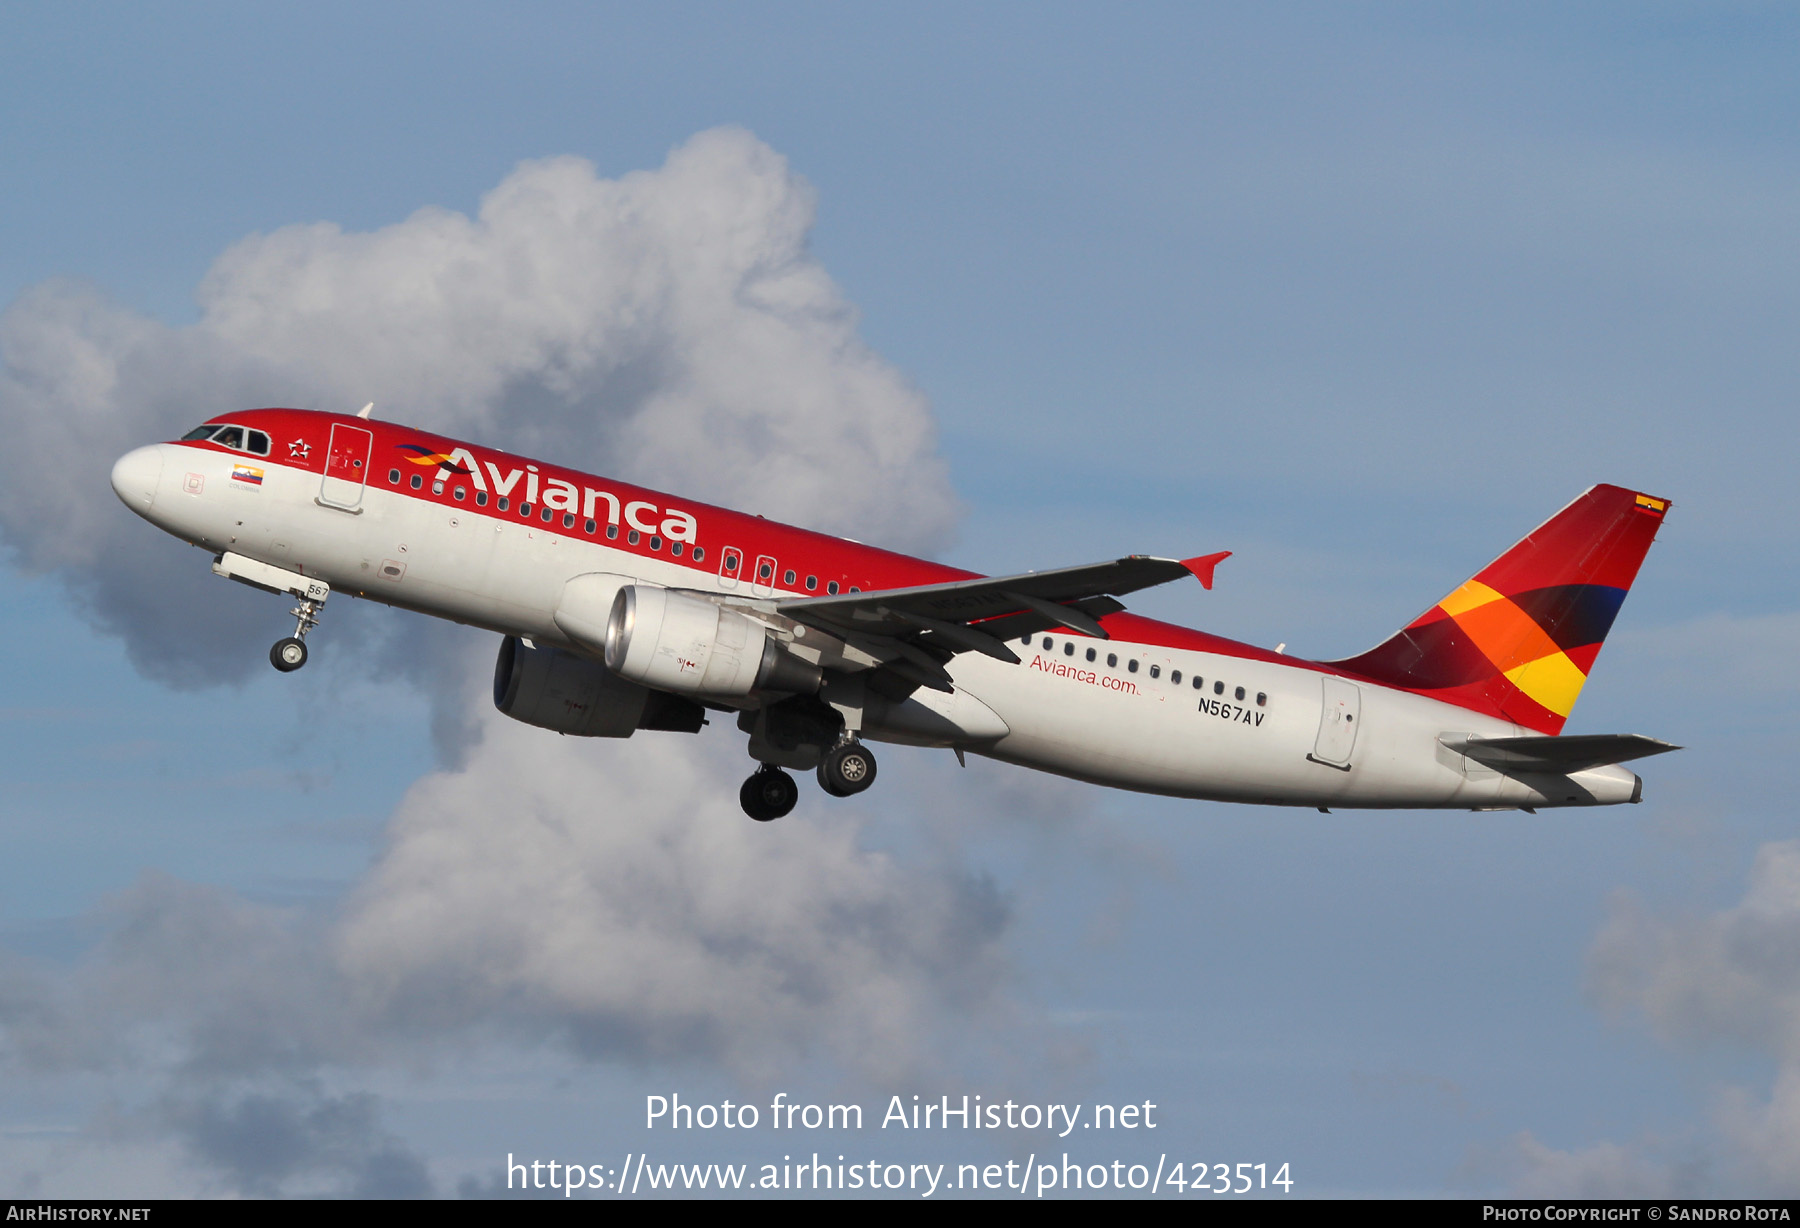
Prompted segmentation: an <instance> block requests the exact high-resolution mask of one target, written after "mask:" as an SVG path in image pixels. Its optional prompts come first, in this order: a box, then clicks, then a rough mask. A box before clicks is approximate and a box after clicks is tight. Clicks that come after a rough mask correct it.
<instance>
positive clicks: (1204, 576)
mask: <svg viewBox="0 0 1800 1228" xmlns="http://www.w3.org/2000/svg"><path fill="white" fill-rule="evenodd" d="M1230 557H1231V551H1229V550H1221V551H1219V552H1218V553H1217V554H1203V555H1201V556H1200V557H1199V558H1196V559H1182V560H1181V565H1182V566H1183V567H1185V568H1187V569H1188V570H1189V571H1191V572H1193V573H1194V579H1196V580H1198V581H1200V587H1201V588H1204V589H1208V590H1210V589H1211V588H1212V581H1213V568H1215V567H1217V566H1218V565H1219V564H1220V563H1223V562H1224V561H1225V560H1226V559H1228V558H1230Z"/></svg>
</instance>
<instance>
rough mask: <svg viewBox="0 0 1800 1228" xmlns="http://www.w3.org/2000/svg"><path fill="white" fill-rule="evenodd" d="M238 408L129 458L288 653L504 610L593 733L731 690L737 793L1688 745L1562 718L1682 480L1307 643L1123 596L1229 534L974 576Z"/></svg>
mask: <svg viewBox="0 0 1800 1228" xmlns="http://www.w3.org/2000/svg"><path fill="white" fill-rule="evenodd" d="M371 408H372V407H365V408H364V410H363V411H362V412H361V413H359V414H355V415H351V414H337V413H326V412H318V411H311V410H298V409H256V410H250V411H247V412H242V413H235V414H226V415H222V416H219V417H216V418H214V419H213V420H211V421H209V422H207V423H206V424H204V425H202V426H199V427H196V428H195V429H194V430H192V431H189V432H188V433H187V434H186V435H184V436H182V437H181V438H180V439H178V440H173V441H170V442H167V443H158V444H153V445H150V446H147V447H140V448H137V449H135V450H133V451H131V452H128V453H126V454H125V455H124V456H123V457H121V458H120V459H119V461H118V462H117V464H116V465H114V467H113V470H112V485H113V489H114V491H115V492H116V493H117V494H118V497H119V498H120V499H121V500H123V501H124V503H125V505H126V506H127V507H129V508H130V509H131V510H132V511H134V512H136V513H137V514H138V515H139V516H142V517H143V518H144V519H146V520H148V521H150V523H152V524H153V525H155V526H157V527H158V528H160V529H163V530H164V531H166V532H168V533H171V534H174V535H175V536H176V537H179V538H181V539H183V540H184V541H187V542H189V543H191V544H192V545H195V546H198V547H200V548H201V549H203V550H205V551H207V552H208V553H210V554H211V555H212V556H213V561H212V570H213V571H214V572H215V573H216V574H217V575H219V576H223V577H225V578H227V579H231V580H236V581H239V582H241V583H244V584H248V585H251V586H254V587H256V588H258V589H263V590H266V591H268V592H271V593H276V594H285V595H287V596H290V597H292V598H293V599H294V600H295V601H296V602H297V604H296V605H295V606H294V607H293V609H292V616H293V617H294V618H295V620H296V621H295V626H294V632H293V634H292V635H289V636H286V637H284V638H282V639H281V640H280V641H278V642H277V643H276V644H275V645H274V646H273V648H271V649H270V654H269V656H270V661H271V662H272V664H273V665H274V667H275V668H276V669H278V670H282V671H284V672H285V671H292V670H296V669H299V668H300V667H301V666H303V665H305V664H306V661H307V657H308V644H307V639H308V635H309V633H311V632H312V631H313V630H314V629H315V628H317V627H318V625H319V621H320V617H321V615H322V613H323V611H324V607H325V604H326V601H327V600H328V599H329V597H330V596H331V595H332V594H333V593H349V594H352V595H354V596H357V597H363V598H368V599H371V600H374V601H380V602H383V603H384V604H387V605H391V606H397V607H400V608H402V609H406V610H412V611H416V612H419V613H422V614H430V615H434V616H436V617H439V618H448V619H454V620H455V621H457V622H461V623H467V624H470V625H473V626H476V627H482V628H486V629H488V630H491V631H493V632H496V633H498V634H499V635H500V636H501V637H502V638H501V640H500V647H499V655H498V659H497V660H496V662H495V667H494V703H495V705H496V706H497V707H498V708H499V710H500V711H501V712H503V713H505V714H506V715H507V716H509V717H512V718H513V719H515V720H519V721H523V722H525V723H527V724H530V725H535V726H538V727H540V728H543V729H547V730H554V731H555V732H557V733H560V734H565V735H572V736H579V737H601V738H628V737H631V736H633V735H634V734H636V733H637V732H639V731H640V730H645V731H664V732H672V733H690V734H691V733H697V732H699V731H700V729H701V728H702V727H704V726H705V725H707V724H708V723H710V722H711V721H712V720H714V719H718V720H721V721H722V720H724V719H726V718H734V719H735V723H736V725H737V727H738V729H739V730H740V731H741V732H742V733H743V734H745V735H747V739H748V741H747V746H748V750H749V755H750V758H751V759H752V760H754V761H755V762H756V764H757V765H758V766H757V769H756V771H754V772H753V773H752V774H751V775H750V777H749V779H747V780H746V781H745V782H744V785H743V788H742V789H741V790H740V793H739V800H740V802H741V804H742V806H743V809H744V811H745V813H747V814H748V815H749V816H750V817H751V818H753V819H756V820H759V821H764V822H766V821H768V820H771V819H776V818H780V817H781V816H783V815H785V814H788V813H789V812H790V811H792V810H793V808H794V807H795V805H796V804H797V802H798V800H799V787H798V785H797V784H796V783H795V781H794V778H793V776H792V775H791V774H790V773H792V772H802V773H804V772H811V773H813V774H815V775H816V777H817V779H818V782H819V785H820V787H821V788H822V789H823V791H824V792H825V793H826V794H827V795H829V796H832V797H840V798H841V797H850V796H853V795H855V794H858V793H861V792H862V791H863V790H865V789H867V788H868V787H869V786H870V785H871V784H873V783H874V780H875V769H876V762H875V756H874V754H873V752H872V751H871V750H870V749H869V746H868V743H869V742H871V741H878V742H884V743H897V744H902V745H910V746H920V747H936V748H941V749H948V750H950V751H952V752H953V753H954V754H955V755H956V757H957V759H958V761H959V762H966V760H965V758H964V757H965V756H966V755H969V754H975V755H984V756H987V757H989V758H992V759H997V760H1000V761H1002V762H1005V763H1010V764H1017V765H1019V766H1022V767H1029V768H1036V769H1039V770H1041V771H1046V772H1053V773H1056V774H1058V775H1061V776H1066V777H1071V778H1074V779H1077V780H1084V781H1090V782H1092V783H1095V784H1101V785H1109V786H1114V787H1117V788H1123V789H1132V790H1137V791H1140V792H1145V793H1157V794H1164V795H1168V796H1172V797H1182V798H1195V799H1205V800H1212V801H1227V802H1253V803H1265V804H1271V805H1285V806H1311V807H1317V808H1318V809H1320V810H1323V811H1329V810H1330V809H1331V808H1333V807H1345V808H1457V809H1469V810H1526V811H1535V809H1536V808H1537V807H1540V806H1600V805H1612V804H1616V803H1621V802H1636V801H1638V800H1639V799H1640V798H1641V797H1642V794H1643V781H1642V780H1641V779H1640V778H1639V777H1638V776H1637V775H1636V774H1635V773H1633V772H1631V771H1629V770H1627V769H1626V768H1625V767H1623V766H1621V765H1622V764H1624V763H1626V762H1629V761H1631V760H1634V759H1638V758H1642V757H1644V756H1648V755H1654V754H1659V753H1662V752H1664V751H1669V750H1675V749H1679V748H1677V747H1674V746H1671V745H1670V744H1669V743H1667V742H1663V741H1659V740H1657V739H1654V738H1649V737H1645V736H1642V735H1635V734H1577V735H1569V736H1564V735H1563V734H1562V728H1563V725H1564V722H1565V721H1566V720H1567V718H1568V716H1569V713H1570V711H1571V710H1572V709H1573V708H1574V705H1575V701H1576V699H1577V697H1578V696H1579V695H1580V693H1581V689H1582V686H1583V684H1584V683H1585V682H1586V681H1587V676H1588V674H1589V672H1590V671H1591V670H1592V669H1593V666H1594V661H1595V658H1596V656H1597V655H1598V653H1599V651H1600V645H1601V642H1602V641H1603V640H1604V639H1605V637H1606V633H1607V631H1608V629H1609V628H1610V627H1611V626H1612V624H1613V620H1614V618H1615V617H1616V616H1617V614H1618V612H1619V608H1620V604H1621V603H1622V602H1623V601H1624V598H1625V594H1626V592H1627V591H1628V590H1629V589H1630V587H1631V584H1632V582H1633V580H1634V579H1635V578H1636V576H1637V572H1638V568H1639V566H1640V565H1641V564H1642V562H1643V560H1644V556H1645V554H1646V553H1647V552H1648V550H1649V548H1650V544H1651V542H1652V541H1653V540H1654V539H1655V537H1656V533H1657V530H1658V528H1659V527H1660V526H1661V524H1662V521H1663V518H1664V516H1665V515H1666V514H1667V512H1668V510H1669V501H1668V500H1667V499H1663V498H1658V497H1655V496H1651V495H1647V494H1643V493H1640V492H1637V491H1634V490H1628V489H1625V488H1622V487H1618V486H1606V485H1600V486H1594V487H1591V488H1590V489H1588V490H1587V491H1585V492H1583V493H1582V494H1580V495H1579V496H1577V497H1576V498H1575V500H1574V501H1573V502H1572V503H1570V504H1569V505H1568V506H1567V507H1565V508H1563V509H1562V510H1561V511H1559V512H1558V513H1556V515H1554V516H1552V517H1551V518H1550V519H1549V520H1547V521H1545V522H1544V523H1543V524H1542V525H1540V526H1539V527H1538V528H1536V529H1534V530H1532V532H1531V533H1529V534H1528V535H1527V536H1526V537H1525V538H1524V539H1523V540H1521V541H1520V542H1518V543H1517V544H1516V545H1514V546H1513V547H1512V548H1511V549H1509V550H1507V551H1506V552H1505V553H1504V554H1502V555H1500V557H1499V558H1498V559H1496V560H1495V561H1494V562H1492V563H1490V564H1489V565H1488V566H1487V567H1485V568H1483V569H1482V570H1481V571H1479V572H1477V573H1476V574H1475V575H1474V577H1473V578H1471V579H1470V580H1468V581H1467V582H1466V583H1464V584H1462V585H1459V586H1458V587H1457V588H1455V589H1454V590H1452V591H1451V593H1450V594H1449V595H1448V596H1447V597H1445V598H1444V599H1443V600H1442V601H1440V602H1438V603H1437V604H1436V605H1434V606H1432V607H1431V608H1430V609H1429V610H1427V611H1425V613H1423V614H1421V615H1420V616H1419V617H1418V618H1416V619H1414V620H1413V621H1412V622H1411V623H1408V624H1407V625H1406V626H1405V627H1403V628H1402V629H1401V630H1399V631H1398V632H1396V633H1395V634H1394V635H1393V636H1391V637H1390V638H1389V639H1387V640H1385V641H1384V642H1382V643H1380V644H1378V645H1376V646H1375V647H1374V648H1371V649H1370V650H1369V651H1367V652H1364V653H1362V654H1361V655H1359V656H1354V657H1349V658H1346V659H1344V660H1339V661H1308V660H1301V659H1299V658H1296V657H1292V656H1289V655H1286V654H1285V653H1284V651H1283V650H1282V647H1281V646H1277V648H1276V649H1274V650H1272V651H1271V650H1267V649H1263V648H1257V647H1253V646H1251V645H1249V644H1243V643H1238V642H1235V641H1233V640H1229V639H1225V638H1223V637H1220V636H1216V635H1211V634H1208V633H1207V632H1204V631H1198V630H1190V629H1188V628H1185V627H1179V626H1174V625H1171V624H1169V623H1164V622H1158V621H1155V620H1152V619H1149V618H1144V617H1140V616H1138V615H1134V614H1131V613H1129V612H1127V610H1126V609H1125V606H1124V604H1123V603H1122V602H1121V601H1120V598H1122V597H1125V596H1128V595H1130V594H1131V593H1134V592H1137V591H1139V590H1141V589H1145V588H1148V587H1150V586H1152V585H1158V584H1166V583H1169V582H1172V581H1178V580H1188V579H1194V580H1198V581H1199V583H1200V584H1202V585H1203V586H1205V587H1206V588H1209V589H1210V588H1211V587H1212V583H1213V575H1214V569H1215V568H1216V566H1217V565H1218V564H1219V562H1220V561H1221V560H1223V559H1224V558H1225V557H1226V556H1227V553H1228V552H1224V553H1215V554H1208V555H1202V556H1198V557H1195V558H1188V559H1165V558H1156V557H1151V556H1148V555H1128V556H1126V557H1123V558H1117V559H1111V560H1106V561H1102V562H1098V563H1091V564H1087V565H1083V566H1075V567H1060V568H1053V569H1050V570H1046V571H1033V572H1026V573H1024V574H1021V575H1011V576H999V577H993V576H981V575H976V574H974V573H971V572H966V571H960V570H957V569H955V568H951V567H946V566H942V565H940V564H936V563H931V562H926V561H924V560H922V559H917V558H911V557H908V556H906V555H902V554H897V553H893V552H890V551H887V550H882V549H878V548H876V547H873V546H867V545H863V544H861V543H859V542H854V541H849V540H845V539H843V538H837V537H831V536H827V535H825V534H821V533H814V532H809V531H807V530H805V529H801V528H796V527H793V526H790V525H785V524H779V523H776V522H774V521H770V520H765V519H764V518H762V517H760V516H755V515H749V514H745V513H742V512H736V511H731V510H728V509H725V508H720V507H711V506H708V505H706V504H702V503H697V502H694V501H692V500H688V499H683V498H680V497H678V496H675V495H671V494H665V493H663V492H660V491H655V490H647V489H644V488H642V487H638V486H633V485H630V484H627V483H624V482H620V481H616V480H612V479H608V478H601V477H596V476H594V475H592V474H588V473H583V472H579V471H577V470H575V469H571V468H568V467H565V466H563V465H557V464H551V463H548V462H545V461H531V460H525V459H522V458H519V457H516V456H514V455H512V454H510V453H507V452H504V451H501V450H499V449H497V448H492V447H486V446H482V445H477V444H473V443H465V442H461V441H458V440H453V439H447V438H444V437H442V436H439V435H435V434H432V433H431V432H428V431H421V430H415V429H413V428H410V427H405V426H401V425H398V424H395V423H389V422H386V421H382V420H379V419H376V418H374V417H373V416H372V415H371V413H370V409H371Z"/></svg>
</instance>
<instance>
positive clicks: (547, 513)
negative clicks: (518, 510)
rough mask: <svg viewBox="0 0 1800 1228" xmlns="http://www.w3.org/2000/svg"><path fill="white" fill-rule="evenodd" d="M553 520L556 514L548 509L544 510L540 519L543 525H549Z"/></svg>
mask: <svg viewBox="0 0 1800 1228" xmlns="http://www.w3.org/2000/svg"><path fill="white" fill-rule="evenodd" d="M555 518H556V513H555V512H554V511H552V510H551V509H549V508H545V509H544V513H543V516H542V517H541V519H542V520H543V522H544V523H545V524H549V523H550V522H551V521H552V520H554V519H555Z"/></svg>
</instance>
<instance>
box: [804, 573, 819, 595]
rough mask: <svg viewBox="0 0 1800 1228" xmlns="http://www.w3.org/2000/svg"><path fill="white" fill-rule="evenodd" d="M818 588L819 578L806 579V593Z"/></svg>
mask: <svg viewBox="0 0 1800 1228" xmlns="http://www.w3.org/2000/svg"><path fill="white" fill-rule="evenodd" d="M818 587H819V577H817V576H808V577H806V591H807V592H809V593H810V592H812V591H813V590H814V589H816V588H818Z"/></svg>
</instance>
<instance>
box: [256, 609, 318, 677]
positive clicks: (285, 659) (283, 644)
mask: <svg viewBox="0 0 1800 1228" xmlns="http://www.w3.org/2000/svg"><path fill="white" fill-rule="evenodd" d="M323 604H324V602H322V601H314V600H313V599H312V598H310V597H302V598H300V604H299V605H297V606H295V607H294V608H293V609H292V610H291V611H289V612H290V613H291V614H293V616H294V617H295V618H296V619H298V620H299V622H298V623H297V624H296V626H295V627H294V634H292V635H290V636H288V637H287V638H286V639H285V640H276V641H275V646H274V647H273V648H271V649H269V664H270V665H273V666H274V667H275V668H276V669H278V670H280V671H281V672H282V673H284V674H291V673H293V672H294V671H295V670H297V669H299V668H300V667H301V666H302V665H305V664H306V633H307V632H308V631H311V630H312V629H313V628H314V627H316V626H318V625H319V607H320V606H321V605H323Z"/></svg>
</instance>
